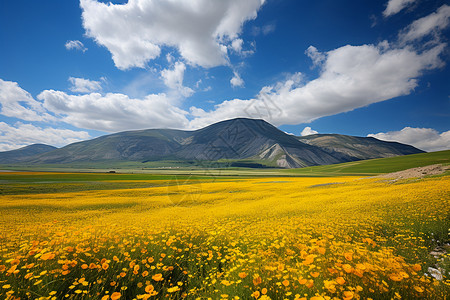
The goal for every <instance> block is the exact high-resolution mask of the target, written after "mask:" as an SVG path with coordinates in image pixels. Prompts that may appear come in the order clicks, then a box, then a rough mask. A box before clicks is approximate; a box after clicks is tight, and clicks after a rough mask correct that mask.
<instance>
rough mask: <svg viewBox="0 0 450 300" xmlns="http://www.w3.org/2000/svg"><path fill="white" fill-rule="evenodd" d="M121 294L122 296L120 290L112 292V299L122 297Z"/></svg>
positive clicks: (115, 299)
mask: <svg viewBox="0 0 450 300" xmlns="http://www.w3.org/2000/svg"><path fill="white" fill-rule="evenodd" d="M120 296H122V294H120V293H119V292H115V293H112V295H111V300H117V299H120Z"/></svg>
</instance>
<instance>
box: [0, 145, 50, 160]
mask: <svg viewBox="0 0 450 300" xmlns="http://www.w3.org/2000/svg"><path fill="white" fill-rule="evenodd" d="M55 149H57V148H56V147H53V146H49V145H44V144H33V145H29V146H25V147H22V148H19V149H16V150H11V151H4V152H0V163H2V164H7V163H17V162H22V161H24V160H27V159H29V158H30V157H33V156H35V155H38V154H42V153H47V152H50V151H52V150H55Z"/></svg>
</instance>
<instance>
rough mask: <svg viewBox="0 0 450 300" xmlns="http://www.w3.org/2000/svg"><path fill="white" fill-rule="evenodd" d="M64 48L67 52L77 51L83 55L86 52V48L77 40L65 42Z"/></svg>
mask: <svg viewBox="0 0 450 300" xmlns="http://www.w3.org/2000/svg"><path fill="white" fill-rule="evenodd" d="M64 46H65V47H66V49H67V50H79V51H82V52H83V53H84V52H86V51H87V50H88V48H86V47H85V46H84V44H83V43H82V42H80V41H78V40H75V41H67V42H66V44H65V45H64Z"/></svg>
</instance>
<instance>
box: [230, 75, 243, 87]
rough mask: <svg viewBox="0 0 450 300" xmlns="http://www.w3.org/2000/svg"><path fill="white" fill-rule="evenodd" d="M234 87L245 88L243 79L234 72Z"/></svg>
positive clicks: (232, 80) (232, 82) (232, 79)
mask: <svg viewBox="0 0 450 300" xmlns="http://www.w3.org/2000/svg"><path fill="white" fill-rule="evenodd" d="M230 83H231V86H232V87H243V86H244V80H243V79H242V78H241V76H240V75H239V74H238V73H237V72H233V78H231V80H230Z"/></svg>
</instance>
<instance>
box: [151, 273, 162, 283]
mask: <svg viewBox="0 0 450 300" xmlns="http://www.w3.org/2000/svg"><path fill="white" fill-rule="evenodd" d="M152 279H153V280H154V281H161V280H163V279H164V278H163V277H162V274H161V273H158V274H155V275H153V276H152Z"/></svg>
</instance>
